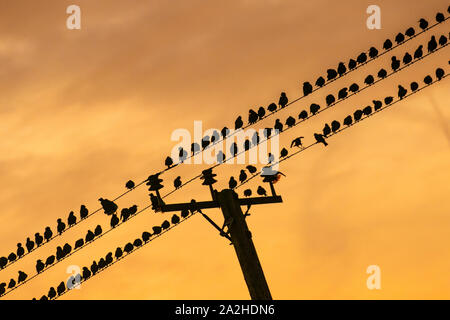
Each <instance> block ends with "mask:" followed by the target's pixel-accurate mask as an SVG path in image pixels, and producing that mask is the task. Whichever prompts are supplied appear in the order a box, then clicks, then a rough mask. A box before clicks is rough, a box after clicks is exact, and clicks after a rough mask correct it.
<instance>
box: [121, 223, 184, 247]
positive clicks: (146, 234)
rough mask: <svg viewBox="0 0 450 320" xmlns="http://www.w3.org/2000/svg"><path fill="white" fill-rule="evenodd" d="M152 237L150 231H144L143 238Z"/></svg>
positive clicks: (146, 239)
mask: <svg viewBox="0 0 450 320" xmlns="http://www.w3.org/2000/svg"><path fill="white" fill-rule="evenodd" d="M177 223H178V222H177ZM151 237H152V234H151V233H150V232H148V231H144V232H142V240H143V241H144V242H147V241H148V240H150V238H151ZM117 249H120V248H117ZM116 252H117V250H116Z"/></svg>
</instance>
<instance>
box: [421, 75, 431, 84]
mask: <svg viewBox="0 0 450 320" xmlns="http://www.w3.org/2000/svg"><path fill="white" fill-rule="evenodd" d="M423 82H424V83H425V84H426V85H430V84H432V83H433V78H431V76H430V75H428V76H426V77H425V78H424V79H423Z"/></svg>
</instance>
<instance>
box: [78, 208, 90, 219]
mask: <svg viewBox="0 0 450 320" xmlns="http://www.w3.org/2000/svg"><path fill="white" fill-rule="evenodd" d="M88 214H89V211H88V209H87V208H86V207H85V205H84V204H83V205H81V207H80V218H81V219H82V220H83V219H85V218H86V217H87V216H88Z"/></svg>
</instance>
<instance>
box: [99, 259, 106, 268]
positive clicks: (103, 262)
mask: <svg viewBox="0 0 450 320" xmlns="http://www.w3.org/2000/svg"><path fill="white" fill-rule="evenodd" d="M104 267H106V261H105V259H103V258H100V260H98V268H99V269H103V268H104Z"/></svg>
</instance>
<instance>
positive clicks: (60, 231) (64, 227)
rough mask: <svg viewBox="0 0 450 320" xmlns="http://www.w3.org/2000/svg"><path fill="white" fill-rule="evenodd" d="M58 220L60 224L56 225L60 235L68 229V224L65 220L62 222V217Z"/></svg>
mask: <svg viewBox="0 0 450 320" xmlns="http://www.w3.org/2000/svg"><path fill="white" fill-rule="evenodd" d="M57 222H58V225H57V227H56V230H57V231H58V233H59V235H61V234H62V233H63V232H64V230H65V229H66V224H65V223H64V222H62V220H61V219H58V220H57Z"/></svg>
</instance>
